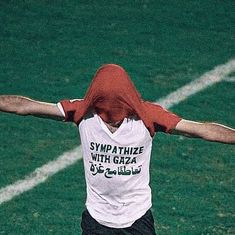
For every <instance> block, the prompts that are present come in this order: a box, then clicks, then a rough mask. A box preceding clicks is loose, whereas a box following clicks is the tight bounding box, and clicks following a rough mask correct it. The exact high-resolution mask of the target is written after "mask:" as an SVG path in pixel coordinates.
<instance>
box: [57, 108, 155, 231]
mask: <svg viewBox="0 0 235 235" xmlns="http://www.w3.org/2000/svg"><path fill="white" fill-rule="evenodd" d="M58 107H59V108H60V110H61V111H62V112H63V108H62V106H61V105H60V104H59V105H58ZM79 133H80V137H81V145H82V152H83V159H84V166H85V177H86V185H87V200H86V207H87V209H88V211H89V213H90V214H91V216H92V217H93V218H94V219H95V220H96V221H98V222H99V223H100V224H102V225H105V226H108V227H112V228H125V227H129V226H131V225H132V224H133V223H134V222H135V221H136V220H137V219H139V218H140V217H142V216H143V215H144V214H145V213H146V211H147V210H148V209H149V208H150V207H151V206H152V203H151V189H150V187H149V164H150V155H151V148H152V138H151V136H150V133H149V131H148V130H147V128H146V127H145V125H144V123H143V122H142V121H141V120H135V119H126V118H125V119H124V121H123V122H122V124H121V126H120V127H119V128H118V129H117V130H116V131H115V132H114V133H111V132H110V130H109V129H108V128H107V126H106V125H105V123H104V122H103V121H102V119H101V118H100V117H99V116H98V115H96V114H94V115H91V116H90V117H86V118H84V119H83V120H82V121H81V122H80V124H79Z"/></svg>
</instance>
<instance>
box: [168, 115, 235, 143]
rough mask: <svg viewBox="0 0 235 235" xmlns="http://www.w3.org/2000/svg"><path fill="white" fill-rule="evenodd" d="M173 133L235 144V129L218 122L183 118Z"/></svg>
mask: <svg viewBox="0 0 235 235" xmlns="http://www.w3.org/2000/svg"><path fill="white" fill-rule="evenodd" d="M172 134H180V135H185V136H187V137H196V138H202V139H204V140H208V141H214V142H221V143H226V144H235V129H233V128H230V127H228V126H224V125H221V124H218V123H211V122H206V123H201V122H194V121H189V120H185V119H182V120H181V121H180V122H179V123H178V124H177V125H176V127H175V129H174V130H173V131H172Z"/></svg>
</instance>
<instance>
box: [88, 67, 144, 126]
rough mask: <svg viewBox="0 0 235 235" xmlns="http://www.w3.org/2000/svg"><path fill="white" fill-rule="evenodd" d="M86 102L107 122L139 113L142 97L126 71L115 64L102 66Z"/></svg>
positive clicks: (117, 120) (90, 88) (120, 119)
mask: <svg viewBox="0 0 235 235" xmlns="http://www.w3.org/2000/svg"><path fill="white" fill-rule="evenodd" d="M84 102H85V103H86V105H87V106H88V107H90V108H93V109H94V110H95V111H96V113H97V114H98V115H99V116H100V117H101V118H102V119H103V120H104V121H105V122H108V123H109V122H119V121H122V120H123V119H124V118H125V117H130V116H133V115H138V112H137V110H136V109H138V107H140V106H141V99H140V95H139V93H138V91H137V90H136V88H135V86H134V84H133V83H132V81H131V80H130V78H129V76H128V74H127V73H126V71H125V70H124V69H123V68H122V67H120V66H118V65H115V64H107V65H104V66H102V67H101V68H100V69H99V70H98V71H97V73H96V74H95V76H94V78H93V81H92V83H91V85H90V87H89V89H88V91H87V93H86V96H85V98H84Z"/></svg>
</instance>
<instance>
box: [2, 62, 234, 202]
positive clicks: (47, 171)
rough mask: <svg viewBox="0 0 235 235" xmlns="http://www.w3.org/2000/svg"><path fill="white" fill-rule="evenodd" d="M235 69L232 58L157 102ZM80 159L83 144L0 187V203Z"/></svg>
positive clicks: (172, 101)
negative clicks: (21, 177)
mask: <svg viewBox="0 0 235 235" xmlns="http://www.w3.org/2000/svg"><path fill="white" fill-rule="evenodd" d="M233 71H235V60H231V61H229V62H228V63H226V64H224V65H219V66H217V67H215V68H214V69H213V70H211V71H210V72H207V73H205V74H204V75H202V76H201V77H200V78H198V79H196V80H194V81H192V82H190V83H189V84H187V85H185V86H183V87H181V88H179V89H178V90H176V91H174V92H172V93H170V94H169V95H168V96H166V97H164V98H162V99H160V100H158V101H156V102H157V103H159V104H161V105H162V106H164V107H165V108H170V107H172V106H173V105H176V104H178V103H180V102H181V101H183V100H185V99H187V98H188V97H189V96H191V95H193V94H195V93H197V92H199V91H201V90H203V89H205V88H206V87H208V86H211V85H213V84H214V83H217V82H219V81H221V80H222V79H223V78H225V76H227V75H228V74H229V73H231V72H233ZM80 159H82V153H81V145H80V146H78V147H77V148H75V149H73V150H71V151H68V152H65V153H63V154H62V155H60V156H59V157H58V158H57V159H56V160H54V161H50V162H48V163H47V164H45V165H43V166H41V167H39V168H37V169H36V170H35V171H33V172H32V173H31V174H30V175H28V176H26V177H25V178H24V179H23V180H18V181H16V182H15V183H13V184H10V185H8V186H6V187H4V188H2V189H0V204H2V203H4V202H7V201H10V200H11V199H13V198H14V197H16V196H18V195H20V194H22V193H24V192H26V191H28V190H31V189H32V188H34V187H35V186H37V185H38V184H41V183H43V182H45V181H46V180H47V178H48V177H50V176H52V175H54V174H56V173H58V172H59V171H61V170H63V169H65V168H66V167H69V166H71V165H73V164H75V163H76V162H77V161H78V160H80Z"/></svg>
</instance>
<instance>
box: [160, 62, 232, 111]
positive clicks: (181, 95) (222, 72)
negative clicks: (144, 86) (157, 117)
mask: <svg viewBox="0 0 235 235" xmlns="http://www.w3.org/2000/svg"><path fill="white" fill-rule="evenodd" d="M234 70H235V60H230V61H229V62H227V63H226V64H223V65H219V66H217V67H215V68H214V69H213V70H211V71H209V72H207V73H205V74H204V75H202V76H201V77H200V78H198V79H196V80H193V81H192V82H190V83H188V84H187V85H185V86H183V87H181V88H179V89H177V90H176V91H174V92H172V93H170V94H169V95H168V96H166V97H164V98H162V99H160V100H158V103H159V104H161V105H162V106H163V107H165V108H166V109H168V108H170V107H172V106H173V105H176V104H178V103H180V102H181V101H184V100H185V99H187V98H188V97H189V96H191V95H194V94H196V93H197V92H200V91H202V90H204V89H205V88H207V87H208V86H211V85H213V84H215V83H217V82H220V81H221V80H222V79H223V78H225V76H227V75H229V74H230V73H232V72H234ZM227 79H228V78H227Z"/></svg>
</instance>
